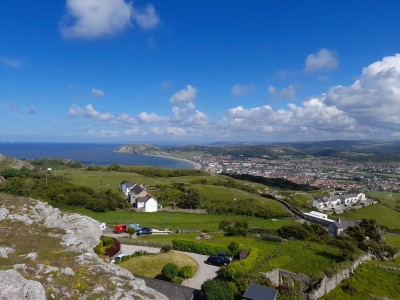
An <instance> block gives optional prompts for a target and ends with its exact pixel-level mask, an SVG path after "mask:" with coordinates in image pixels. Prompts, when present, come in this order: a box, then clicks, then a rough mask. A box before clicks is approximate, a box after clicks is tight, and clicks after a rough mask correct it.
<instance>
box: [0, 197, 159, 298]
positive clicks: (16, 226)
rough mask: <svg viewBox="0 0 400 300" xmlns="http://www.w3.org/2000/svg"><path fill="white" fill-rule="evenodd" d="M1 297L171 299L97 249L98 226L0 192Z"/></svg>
mask: <svg viewBox="0 0 400 300" xmlns="http://www.w3.org/2000/svg"><path fill="white" fill-rule="evenodd" d="M0 203H1V204H2V205H1V206H0V237H1V239H0V266H1V267H0V299H25V298H26V297H28V298H29V299H61V298H62V299H167V298H166V297H165V296H164V295H162V294H160V293H158V292H157V291H155V290H152V289H150V288H148V287H146V285H145V283H144V281H143V280H141V279H137V278H135V277H134V276H133V275H132V274H131V273H130V272H128V271H126V270H124V269H122V268H120V267H118V266H116V265H113V264H110V263H107V262H104V261H102V260H101V259H100V258H99V257H98V256H97V255H96V254H95V253H94V251H93V248H94V247H95V246H96V245H97V244H98V242H99V239H100V237H101V235H102V232H101V230H100V228H99V223H98V222H97V221H95V220H93V219H91V218H90V217H86V216H82V215H79V214H63V213H61V212H60V211H59V210H58V209H55V208H53V207H52V206H50V205H48V204H47V203H45V202H42V201H38V200H34V199H31V198H21V197H13V196H9V195H4V194H0Z"/></svg>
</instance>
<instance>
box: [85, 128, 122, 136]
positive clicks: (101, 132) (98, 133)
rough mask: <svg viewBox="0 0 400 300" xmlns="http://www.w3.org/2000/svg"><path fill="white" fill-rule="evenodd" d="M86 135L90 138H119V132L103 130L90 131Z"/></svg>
mask: <svg viewBox="0 0 400 300" xmlns="http://www.w3.org/2000/svg"><path fill="white" fill-rule="evenodd" d="M86 134H87V135H89V136H94V137H117V136H119V132H118V131H116V130H110V129H102V130H94V129H90V130H88V131H87V132H86Z"/></svg>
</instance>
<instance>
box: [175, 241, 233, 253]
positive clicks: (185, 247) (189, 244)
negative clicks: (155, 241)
mask: <svg viewBox="0 0 400 300" xmlns="http://www.w3.org/2000/svg"><path fill="white" fill-rule="evenodd" d="M172 247H173V249H174V250H178V251H184V252H192V253H198V254H203V255H215V254H217V253H218V252H220V251H225V252H226V251H227V249H226V248H225V247H222V246H216V245H210V244H206V243H202V242H197V241H186V240H172Z"/></svg>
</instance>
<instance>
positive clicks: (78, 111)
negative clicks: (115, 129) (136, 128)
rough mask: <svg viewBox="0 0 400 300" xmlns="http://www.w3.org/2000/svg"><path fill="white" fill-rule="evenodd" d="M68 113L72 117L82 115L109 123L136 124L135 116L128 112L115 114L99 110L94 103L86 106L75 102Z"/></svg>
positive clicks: (82, 116)
mask: <svg viewBox="0 0 400 300" xmlns="http://www.w3.org/2000/svg"><path fill="white" fill-rule="evenodd" d="M68 115H69V116H70V117H81V118H87V119H93V120H96V121H102V122H109V123H121V124H135V122H136V121H135V118H134V117H132V116H130V115H128V114H126V113H122V114H120V115H117V116H115V115H113V114H111V113H108V112H99V111H97V110H96V109H95V108H94V107H93V105H92V104H88V105H86V106H85V107H84V108H82V107H79V106H77V105H75V104H73V105H72V106H71V107H70V109H69V111H68Z"/></svg>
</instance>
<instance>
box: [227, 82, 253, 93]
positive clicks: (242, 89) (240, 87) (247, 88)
mask: <svg viewBox="0 0 400 300" xmlns="http://www.w3.org/2000/svg"><path fill="white" fill-rule="evenodd" d="M255 89H256V86H255V85H254V84H240V83H236V84H234V85H233V87H232V88H231V94H232V95H233V96H247V95H248V94H250V93H251V92H253V91H254V90H255Z"/></svg>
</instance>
